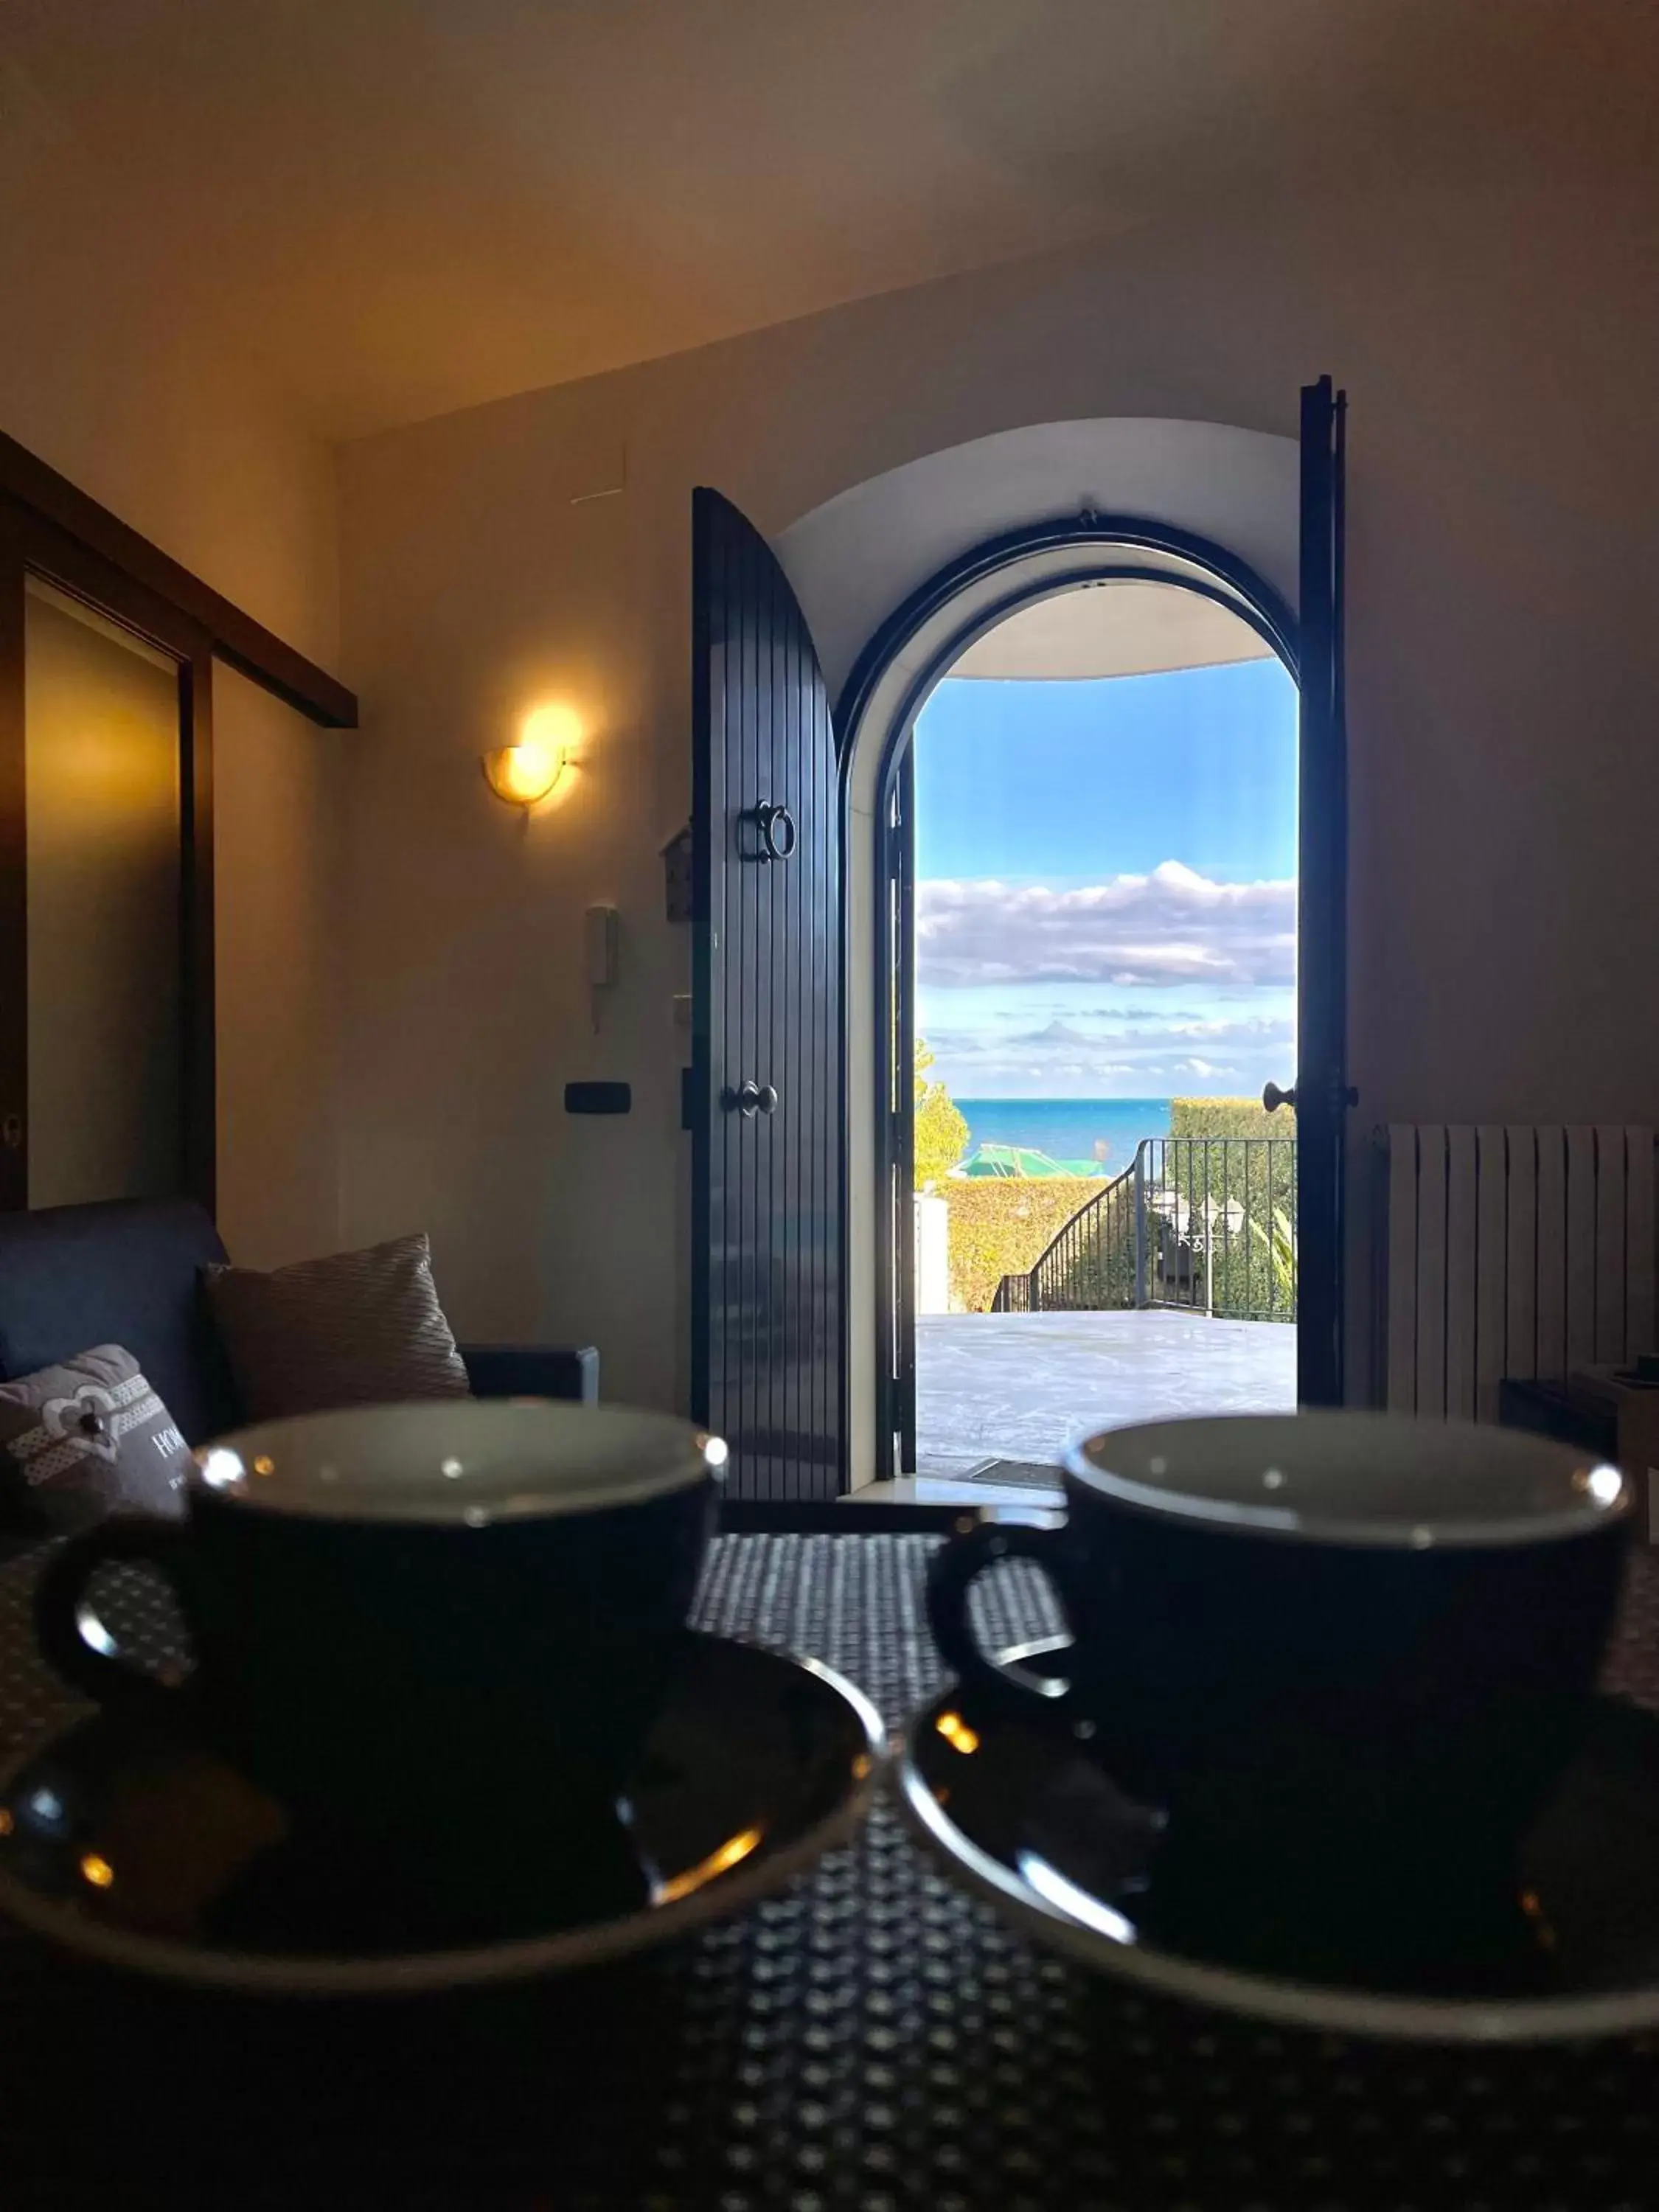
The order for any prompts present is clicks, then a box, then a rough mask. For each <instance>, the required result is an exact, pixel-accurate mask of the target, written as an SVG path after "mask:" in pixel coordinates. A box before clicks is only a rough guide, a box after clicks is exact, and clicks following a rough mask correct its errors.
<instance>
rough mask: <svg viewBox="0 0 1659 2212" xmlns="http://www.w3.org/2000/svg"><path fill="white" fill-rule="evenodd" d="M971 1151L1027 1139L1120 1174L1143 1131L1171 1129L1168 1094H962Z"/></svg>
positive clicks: (1038, 1148)
mask: <svg viewBox="0 0 1659 2212" xmlns="http://www.w3.org/2000/svg"><path fill="white" fill-rule="evenodd" d="M955 1103H956V1104H957V1107H958V1108H959V1109H960V1110H961V1113H962V1117H963V1120H964V1121H966V1122H967V1124H968V1153H969V1154H971V1153H973V1152H975V1151H977V1149H978V1148H979V1146H981V1145H1024V1146H1028V1147H1029V1148H1030V1150H1031V1151H1033V1152H1046V1153H1047V1154H1048V1158H1050V1159H1053V1160H1087V1161H1092V1162H1094V1163H1095V1164H1097V1166H1099V1167H1101V1168H1103V1169H1104V1170H1106V1172H1107V1173H1109V1174H1113V1175H1115V1174H1118V1173H1120V1172H1121V1170H1123V1169H1124V1168H1127V1166H1128V1165H1129V1164H1130V1163H1131V1162H1132V1161H1133V1158H1134V1156H1135V1147H1136V1146H1137V1145H1139V1142H1140V1140H1141V1139H1142V1138H1143V1137H1167V1136H1168V1135H1169V1133H1170V1105H1171V1103H1172V1102H1171V1101H1170V1099H1168V1098H958V1099H957V1100H956V1102H955Z"/></svg>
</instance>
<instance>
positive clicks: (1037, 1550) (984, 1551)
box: [927, 1521, 1074, 1721]
mask: <svg viewBox="0 0 1659 2212" xmlns="http://www.w3.org/2000/svg"><path fill="white" fill-rule="evenodd" d="M1065 1534H1066V1532H1065V1530H1064V1529H1063V1528H1030V1527H1028V1526H1026V1525H1025V1524H1024V1523H1022V1522H1013V1523H1011V1524H1010V1525H1008V1526H1006V1527H1003V1526H1000V1525H999V1524H998V1523H997V1522H994V1521H979V1522H975V1524H974V1526H973V1527H972V1528H969V1529H967V1530H966V1531H965V1532H964V1533H963V1534H961V1535H959V1536H952V1537H951V1539H950V1541H949V1542H948V1543H946V1544H945V1546H944V1547H942V1549H940V1550H939V1551H938V1552H936V1553H934V1554H933V1565H932V1566H931V1567H930V1568H929V1570H928V1574H927V1620H928V1625H929V1626H930V1627H931V1628H932V1629H933V1640H934V1642H935V1643H936V1644H938V1645H939V1650H941V1651H942V1652H943V1653H944V1655H945V1663H946V1665H947V1666H949V1667H951V1668H954V1669H955V1671H956V1674H957V1679H958V1680H960V1681H961V1682H962V1684H963V1686H964V1687H965V1688H967V1689H970V1690H974V1691H977V1692H981V1694H982V1695H984V1696H986V1697H987V1698H989V1699H992V1700H993V1701H994V1703H995V1704H996V1705H999V1706H1000V1707H1001V1708H1002V1710H1003V1711H1018V1712H1020V1713H1023V1714H1024V1716H1025V1717H1026V1718H1027V1719H1030V1718H1033V1717H1035V1716H1036V1712H1037V1711H1038V1709H1039V1708H1046V1711H1047V1713H1048V1717H1050V1718H1052V1719H1054V1720H1066V1721H1069V1720H1070V1718H1071V1717H1072V1713H1073V1705H1074V1700H1073V1686H1072V1685H1071V1683H1069V1682H1062V1681H1057V1680H1054V1678H1053V1677H1052V1676H1050V1675H1046V1674H1033V1673H1031V1672H1030V1669H1029V1668H1024V1667H1016V1666H1006V1667H1005V1666H1000V1665H999V1664H998V1662H996V1661H995V1660H994V1659H989V1658H987V1656H986V1655H985V1653H984V1652H983V1651H981V1649H980V1647H979V1644H978V1643H977V1642H976V1640H975V1636H974V1632H973V1629H972V1627H971V1626H969V1620H968V1592H969V1587H970V1585H971V1584H972V1583H973V1582H974V1581H975V1578H976V1577H978V1576H980V1575H981V1574H983V1572H984V1571H985V1570H986V1568H987V1567H988V1566H992V1565H994V1564H995V1562H996V1561H997V1560H999V1559H1030V1560H1032V1561H1034V1562H1035V1564H1036V1565H1038V1566H1040V1567H1041V1568H1042V1571H1043V1572H1044V1573H1045V1574H1046V1575H1047V1576H1048V1579H1049V1581H1050V1582H1052V1583H1054V1586H1055V1587H1056V1589H1058V1590H1059V1593H1060V1605H1061V1607H1062V1609H1063V1610H1064V1611H1065V1612H1066V1616H1067V1620H1068V1622H1069V1620H1070V1618H1071V1607H1069V1606H1068V1605H1067V1604H1066V1564H1065V1553H1064V1552H1063V1551H1062V1549H1061V1544H1062V1541H1063V1539H1064V1536H1065Z"/></svg>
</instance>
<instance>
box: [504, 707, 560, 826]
mask: <svg viewBox="0 0 1659 2212" xmlns="http://www.w3.org/2000/svg"><path fill="white" fill-rule="evenodd" d="M580 735H581V724H580V721H579V720H577V718H576V715H575V714H574V712H573V710H572V709H571V708H568V707H538V708H535V710H534V711H533V713H531V714H526V716H525V719H524V725H523V726H522V728H521V729H520V732H519V738H518V742H517V744H511V745H498V746H497V747H496V748H495V751H494V752H488V753H485V754H484V755H483V772H484V781H485V782H486V783H488V785H489V788H490V789H491V790H492V791H493V792H494V793H495V796H496V798H497V799H501V800H503V801H504V802H505V804H506V805H508V806H523V807H526V808H528V807H532V806H537V805H540V803H541V801H542V800H543V799H546V798H547V797H548V796H549V795H550V793H552V792H553V791H555V790H556V788H557V787H558V785H559V783H560V781H561V780H562V777H563V775H564V773H565V770H566V769H568V767H569V765H570V753H571V748H572V747H573V746H574V744H575V743H576V740H577V739H578V738H580Z"/></svg>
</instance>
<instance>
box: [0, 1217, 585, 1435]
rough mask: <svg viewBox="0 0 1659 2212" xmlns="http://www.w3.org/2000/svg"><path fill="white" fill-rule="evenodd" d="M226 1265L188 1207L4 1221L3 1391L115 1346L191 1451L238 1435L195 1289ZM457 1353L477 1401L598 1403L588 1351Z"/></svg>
mask: <svg viewBox="0 0 1659 2212" xmlns="http://www.w3.org/2000/svg"><path fill="white" fill-rule="evenodd" d="M225 1257H226V1253H225V1248H224V1246H223V1245H222V1243H220V1241H219V1232H218V1231H217V1230H216V1228H215V1227H214V1225H213V1222H212V1220H211V1218H210V1216H209V1215H208V1214H207V1213H205V1212H204V1211H203V1209H202V1208H201V1207H200V1206H197V1205H195V1204H193V1203H192V1202H191V1200H187V1199H115V1200H108V1201H106V1202H105V1203H103V1204H100V1205H95V1206H45V1207H42V1208H40V1210H39V1211H37V1212H27V1213H0V1381H8V1380H10V1379H12V1378H14V1377H15V1376H21V1375H28V1374H32V1373H33V1371H34V1370H36V1369H37V1368H40V1367H49V1366H52V1365H53V1364H55V1363H57V1362H58V1361H59V1360H63V1359H68V1358H73V1357H74V1356H75V1354H76V1353H77V1352H85V1351H87V1350H88V1349H89V1348H90V1347H91V1346H94V1345H99V1344H118V1345H122V1346H125V1349H126V1350H127V1351H129V1352H131V1354H132V1355H133V1357H134V1358H135V1359H137V1362H138V1364H139V1365H140V1367H141V1368H142V1369H143V1371H144V1373H145V1375H146V1376H148V1377H149V1381H150V1382H151V1383H153V1384H154V1386H155V1389H156V1390H157V1391H158V1392H159V1393H160V1395H161V1398H162V1400H163V1401H164V1402H165V1404H166V1405H167V1408H168V1410H169V1411H170V1412H171V1413H172V1415H173V1419H174V1420H175V1421H176V1422H177V1423H178V1425H179V1429H180V1430H181V1431H183V1433H184V1436H185V1440H186V1441H187V1442H188V1443H192V1444H198V1443H205V1442H206V1441H207V1439H208V1438H209V1437H215V1436H219V1435H222V1433H223V1432H224V1431H226V1430H227V1429H234V1428H235V1427H237V1426H238V1425H240V1421H241V1419H242V1410H241V1407H240V1406H239V1404H238V1403H237V1399H236V1390H235V1386H234V1383H233V1382H232V1380H231V1376H230V1370H229V1369H228V1366H227V1364H226V1363H225V1358H224V1354H223V1352H222V1350H221V1348H220V1345H219V1340H218V1337H217V1335H216V1332H215V1329H214V1326H213V1320H212V1316H211V1315H210V1312H209V1310H208V1303H207V1297H206V1294H205V1292H204V1290H203V1287H202V1279H201V1271H202V1269H203V1267H205V1266H206V1265H207V1264H208V1263H209V1262H210V1261H222V1260H223V1259H224V1258H225ZM460 1352H461V1357H462V1358H463V1359H464V1360H465V1363H466V1371H467V1376H468V1378H469V1380H470V1381H471V1385H472V1388H473V1390H474V1392H475V1393H476V1395H477V1396H479V1397H481V1398H507V1397H542V1398H570V1399H575V1400H577V1401H579V1402H580V1403H581V1404H583V1405H592V1404H593V1403H595V1402H596V1401H597V1400H598V1398H599V1353H598V1352H596V1351H594V1350H593V1349H592V1346H586V1347H585V1348H583V1349H581V1350H564V1349H560V1348H556V1347H554V1346H544V1345H508V1344H471V1345H468V1344H464V1345H462V1346H461V1347H460Z"/></svg>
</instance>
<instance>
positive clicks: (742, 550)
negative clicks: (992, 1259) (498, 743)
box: [691, 489, 844, 1499]
mask: <svg viewBox="0 0 1659 2212" xmlns="http://www.w3.org/2000/svg"><path fill="white" fill-rule="evenodd" d="M691 677H692V704H693V798H692V817H691V819H692V895H693V925H694V938H695V955H694V957H695V963H696V965H695V972H694V976H693V1007H694V1012H693V1041H692V1142H693V1195H692V1206H693V1245H694V1249H693V1262H692V1264H693V1275H692V1399H693V1411H694V1413H696V1417H697V1418H698V1419H700V1420H702V1421H703V1422H704V1423H706V1424H707V1425H708V1426H709V1427H710V1428H712V1429H714V1431H717V1432H718V1433H719V1434H720V1435H721V1436H723V1437H725V1438H726V1442H727V1443H729V1444H730V1446H731V1448H732V1464H731V1469H730V1473H729V1475H728V1480H727V1487H728V1489H729V1490H730V1491H731V1492H732V1494H733V1495H735V1496H737V1497H739V1498H778V1499H808V1498H833V1497H834V1496H836V1493H837V1492H839V1491H840V1490H841V1489H842V1486H843V1485H842V1468H843V1462H844V1439H843V1429H844V1417H843V1410H842V1319H841V1296H842V1286H841V1235H842V1231H841V1207H842V1144H843V1136H842V1109H841V1054H842V1016H841V1006H842V984H841V837H840V796H839V786H838V782H837V777H836V745H835V735H834V732H833V729H832V727H831V724H830V718H829V698H828V696H827V694H826V692H825V690H824V685H823V675H822V673H821V671H820V670H819V667H818V659H817V653H816V652H815V651H814V649H813V645H812V640H811V634H810V633H809V631H808V629H807V627H806V623H805V618H804V617H803V616H802V614H801V611H800V608H799V605H798V604H797V602H796V599H795V595H794V593H793V591H792V590H791V589H790V587H789V583H788V580H787V578H786V576H785V575H784V574H783V571H782V570H781V568H779V566H778V563H777V561H776V559H775V557H774V556H773V553H772V550H771V548H770V547H769V545H768V544H767V543H766V540H765V539H764V538H763V537H762V536H761V535H760V533H759V532H758V531H757V530H756V529H755V528H754V527H753V526H752V525H751V524H750V523H749V522H748V521H746V520H744V517H743V516H742V515H741V514H740V513H738V510H737V508H736V507H733V506H732V504H731V502H730V501H727V500H726V499H723V498H722V497H721V496H720V494H719V493H718V492H714V491H708V490H702V489H700V490H698V491H696V492H695V493H694V494H693V495H692V672H691Z"/></svg>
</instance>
